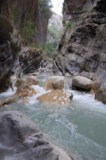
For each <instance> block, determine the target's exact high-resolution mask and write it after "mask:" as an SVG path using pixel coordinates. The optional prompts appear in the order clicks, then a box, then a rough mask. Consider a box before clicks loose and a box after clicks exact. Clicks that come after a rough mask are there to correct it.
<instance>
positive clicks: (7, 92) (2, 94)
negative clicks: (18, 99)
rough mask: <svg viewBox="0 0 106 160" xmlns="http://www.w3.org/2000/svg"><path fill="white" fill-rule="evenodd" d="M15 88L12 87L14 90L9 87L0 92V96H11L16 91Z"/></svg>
mask: <svg viewBox="0 0 106 160" xmlns="http://www.w3.org/2000/svg"><path fill="white" fill-rule="evenodd" d="M16 90H17V88H16V87H14V90H12V89H11V88H9V89H8V90H7V91H6V92H3V93H1V94H0V97H10V96H13V95H14V94H15V93H16Z"/></svg>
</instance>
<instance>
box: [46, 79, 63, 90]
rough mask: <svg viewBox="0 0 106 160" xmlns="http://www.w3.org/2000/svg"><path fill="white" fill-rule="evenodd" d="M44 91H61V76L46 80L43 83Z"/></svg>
mask: <svg viewBox="0 0 106 160" xmlns="http://www.w3.org/2000/svg"><path fill="white" fill-rule="evenodd" d="M45 89H46V90H57V89H59V90H62V89H64V77H63V76H53V77H50V78H48V80H47V81H46V83H45Z"/></svg>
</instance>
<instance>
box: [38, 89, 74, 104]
mask: <svg viewBox="0 0 106 160" xmlns="http://www.w3.org/2000/svg"><path fill="white" fill-rule="evenodd" d="M72 98H73V95H72V94H71V93H68V92H66V91H63V90H53V91H50V92H48V93H45V94H43V95H42V96H39V97H38V100H39V101H40V102H41V103H42V104H44V105H60V106H61V105H66V104H67V105H68V104H70V102H71V100H72Z"/></svg>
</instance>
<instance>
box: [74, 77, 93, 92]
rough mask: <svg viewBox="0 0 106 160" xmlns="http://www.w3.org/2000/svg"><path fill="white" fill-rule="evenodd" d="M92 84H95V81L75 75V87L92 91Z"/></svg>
mask: <svg viewBox="0 0 106 160" xmlns="http://www.w3.org/2000/svg"><path fill="white" fill-rule="evenodd" d="M92 85H93V82H92V81H91V80H90V79H88V78H86V77H82V76H75V77H74V78H73V80H72V87H73V89H77V90H85V91H90V90H91V88H92Z"/></svg>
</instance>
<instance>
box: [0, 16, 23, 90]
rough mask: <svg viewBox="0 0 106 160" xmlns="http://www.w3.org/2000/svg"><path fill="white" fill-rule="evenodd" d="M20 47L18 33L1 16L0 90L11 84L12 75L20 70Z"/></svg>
mask: <svg viewBox="0 0 106 160" xmlns="http://www.w3.org/2000/svg"><path fill="white" fill-rule="evenodd" d="M20 48H21V41H20V38H19V35H18V33H17V32H16V30H14V29H13V27H12V25H11V23H10V22H9V21H8V20H7V19H6V18H5V17H3V16H0V92H2V91H5V90H6V89H8V87H9V86H11V81H10V77H11V75H13V74H14V72H17V70H18V62H17V60H18V52H19V51H20ZM16 68H17V69H16Z"/></svg>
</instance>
